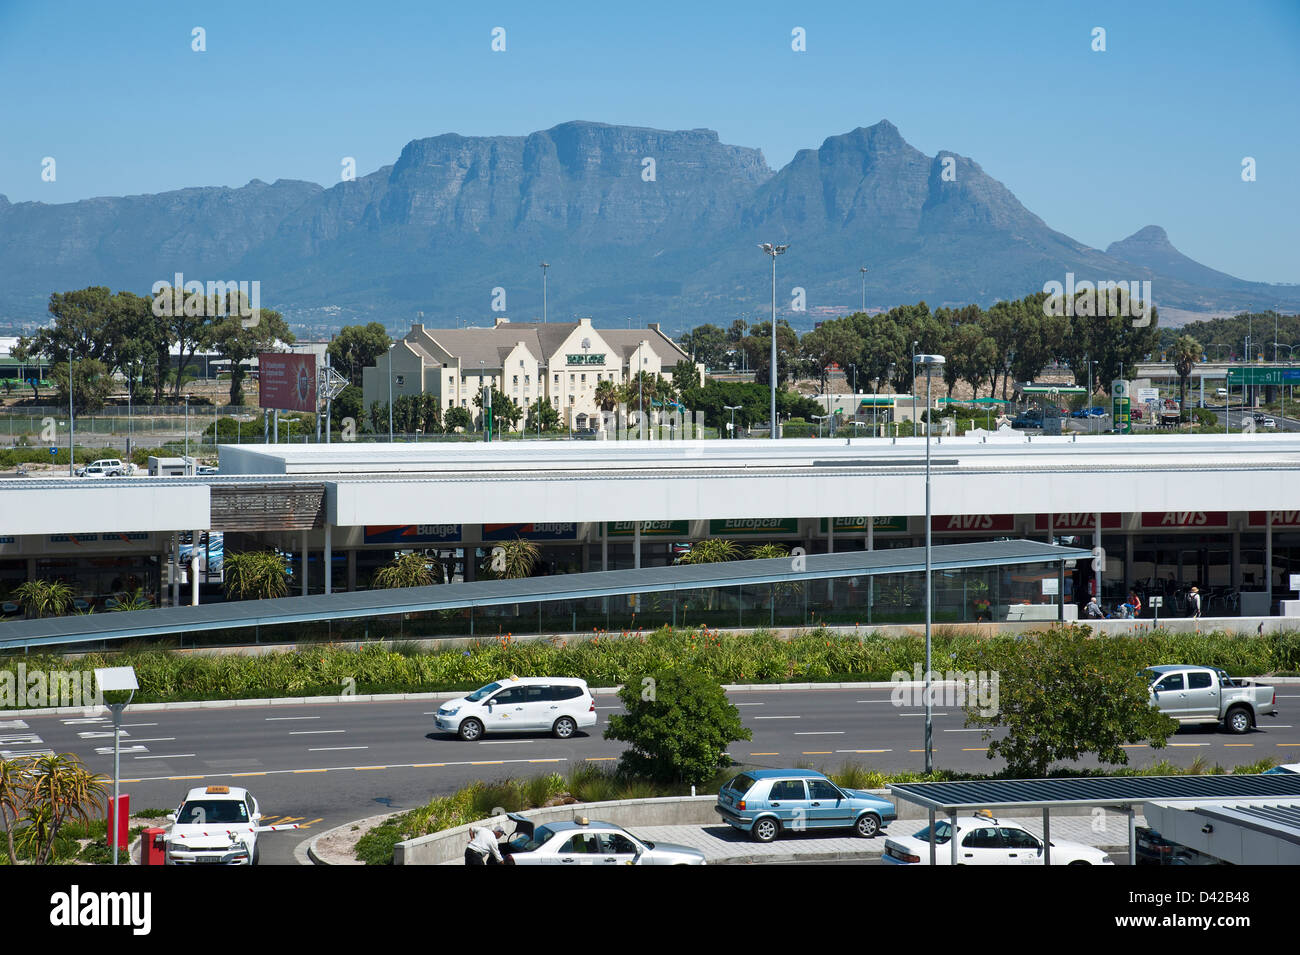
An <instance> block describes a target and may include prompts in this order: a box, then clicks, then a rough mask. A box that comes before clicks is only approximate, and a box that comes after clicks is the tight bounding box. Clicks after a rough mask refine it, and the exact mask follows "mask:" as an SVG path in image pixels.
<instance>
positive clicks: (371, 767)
mask: <svg viewBox="0 0 1300 955" xmlns="http://www.w3.org/2000/svg"><path fill="white" fill-rule="evenodd" d="M352 768H353V769H354V770H356V771H357V772H359V773H363V772H365V771H366V770H367V769H387V768H388V767H387V766H353V767H352Z"/></svg>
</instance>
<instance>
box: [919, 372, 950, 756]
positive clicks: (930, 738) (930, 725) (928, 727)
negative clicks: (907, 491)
mask: <svg viewBox="0 0 1300 955" xmlns="http://www.w3.org/2000/svg"><path fill="white" fill-rule="evenodd" d="M912 360H913V362H915V364H914V365H913V368H912V380H913V382H915V380H916V368H917V367H918V366H919V367H922V368H924V369H925V409H926V423H925V771H926V772H927V773H930V772H933V771H934V722H933V717H934V713H933V710H934V702H933V700H932V699H931V682H932V674H931V672H930V671H931V666H930V621H931V618H932V617H933V612H932V604H933V601H934V590H933V586H932V581H931V570H930V547H931V545H930V536H931V532H932V528H931V518H930V421H929V418H930V381H931V379H932V378H933V376H934V371H935V369H936V368H942V367H943V365H944V358H943V356H942V355H917V356H916V357H915V358H913V359H912ZM913 392H915V388H914V389H913ZM913 424H915V422H913Z"/></svg>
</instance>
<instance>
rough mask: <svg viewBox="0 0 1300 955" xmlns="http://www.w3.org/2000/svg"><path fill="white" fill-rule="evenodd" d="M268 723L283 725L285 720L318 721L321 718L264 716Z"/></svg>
mask: <svg viewBox="0 0 1300 955" xmlns="http://www.w3.org/2000/svg"><path fill="white" fill-rule="evenodd" d="M262 718H263V719H264V720H266V721H267V722H268V723H282V722H284V721H285V720H318V719H320V717H319V716H264V717H262Z"/></svg>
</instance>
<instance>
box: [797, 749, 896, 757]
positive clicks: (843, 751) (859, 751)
mask: <svg viewBox="0 0 1300 955" xmlns="http://www.w3.org/2000/svg"><path fill="white" fill-rule="evenodd" d="M835 752H837V753H892V752H893V750H892V749H837V750H836V751H835ZM772 755H773V756H775V755H777V754H776V753H773V754H772Z"/></svg>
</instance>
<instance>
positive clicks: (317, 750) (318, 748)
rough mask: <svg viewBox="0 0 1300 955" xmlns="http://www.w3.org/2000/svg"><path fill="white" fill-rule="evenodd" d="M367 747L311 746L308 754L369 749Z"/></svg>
mask: <svg viewBox="0 0 1300 955" xmlns="http://www.w3.org/2000/svg"><path fill="white" fill-rule="evenodd" d="M369 748H370V747H369V746H313V747H310V748H308V750H307V752H309V753H329V752H333V751H334V750H338V749H369Z"/></svg>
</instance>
